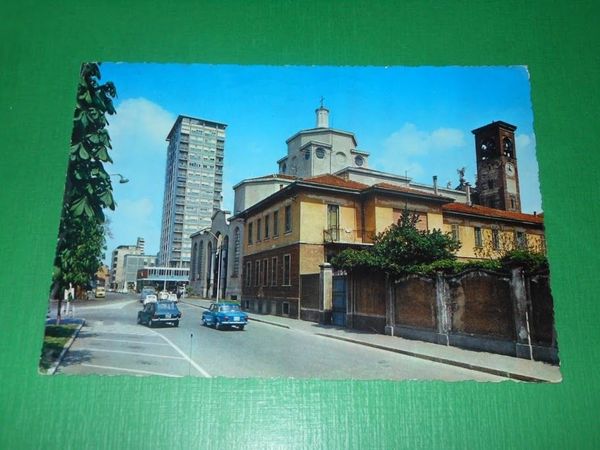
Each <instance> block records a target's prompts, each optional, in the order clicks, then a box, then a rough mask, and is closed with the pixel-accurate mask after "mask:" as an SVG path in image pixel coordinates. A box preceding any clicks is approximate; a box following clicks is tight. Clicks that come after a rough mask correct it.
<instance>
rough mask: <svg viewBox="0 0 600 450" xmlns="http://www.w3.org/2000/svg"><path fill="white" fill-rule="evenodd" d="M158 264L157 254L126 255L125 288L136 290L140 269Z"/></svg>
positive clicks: (124, 264) (124, 265) (124, 263)
mask: <svg viewBox="0 0 600 450" xmlns="http://www.w3.org/2000/svg"><path fill="white" fill-rule="evenodd" d="M154 266H156V256H155V255H138V254H129V255H125V258H124V262H123V272H124V278H125V279H124V289H128V290H136V288H137V275H138V270H140V269H143V268H144V267H154Z"/></svg>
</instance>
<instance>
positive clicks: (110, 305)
mask: <svg viewBox="0 0 600 450" xmlns="http://www.w3.org/2000/svg"><path fill="white" fill-rule="evenodd" d="M135 302H136V300H128V301H125V302H118V303H108V304H106V305H76V306H77V309H79V310H83V311H89V310H91V309H123V308H125V307H126V306H128V305H131V304H132V303H135Z"/></svg>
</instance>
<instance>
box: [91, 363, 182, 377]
mask: <svg viewBox="0 0 600 450" xmlns="http://www.w3.org/2000/svg"><path fill="white" fill-rule="evenodd" d="M81 365H82V366H85V367H92V368H94V369H109V370H118V371H123V372H132V373H140V374H145V375H159V376H161V377H172V378H181V377H183V375H173V374H172V373H161V372H151V371H149V370H141V369H123V368H121V367H111V366H98V365H96V364H86V363H81Z"/></svg>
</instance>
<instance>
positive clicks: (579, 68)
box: [0, 0, 600, 449]
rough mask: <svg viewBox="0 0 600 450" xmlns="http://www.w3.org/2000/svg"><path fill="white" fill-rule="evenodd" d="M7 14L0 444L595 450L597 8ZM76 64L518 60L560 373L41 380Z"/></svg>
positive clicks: (222, 8)
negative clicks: (534, 377) (533, 147)
mask: <svg viewBox="0 0 600 450" xmlns="http://www.w3.org/2000/svg"><path fill="white" fill-rule="evenodd" d="M10 3H11V4H8V5H7V4H5V3H4V4H3V6H0V62H1V63H2V65H1V68H0V119H1V122H0V123H1V125H0V143H1V144H0V145H1V146H2V153H1V155H2V156H1V157H0V158H1V159H0V162H1V164H0V166H1V167H0V180H1V181H2V183H1V185H0V193H1V195H0V199H1V204H0V207H1V209H0V227H1V230H2V233H1V235H0V254H1V257H2V260H1V264H0V293H1V294H2V304H3V306H2V313H1V315H0V317H2V319H3V320H2V324H1V325H0V351H1V357H0V414H1V418H0V448H2V449H4V448H6V449H21V448H45V449H49V448H74V449H81V448H111V449H112V448H152V447H154V446H157V447H161V448H259V449H263V448H287V447H290V448H339V449H345V448H382V449H391V448H432V447H435V448H445V449H447V448H585V447H589V448H593V447H596V448H598V447H599V446H600V439H599V438H600V433H599V431H598V430H599V428H600V426H599V420H598V412H599V411H598V409H599V408H598V405H599V404H600V402H599V401H600V398H599V397H600V386H599V383H598V381H599V377H598V370H599V369H600V367H599V364H598V362H599V358H598V356H599V355H598V353H599V352H598V348H599V346H598V344H599V341H598V317H600V302H599V301H598V300H599V299H598V281H597V280H598V278H599V277H598V275H597V273H596V272H597V269H598V257H597V253H596V251H597V248H598V233H597V231H596V230H597V226H596V222H597V221H598V219H599V217H600V211H599V202H598V199H599V195H598V194H599V188H598V178H597V168H598V162H599V159H600V157H599V152H598V137H597V132H598V129H599V126H598V106H599V103H600V95H599V92H600V89H599V86H598V83H599V81H600V76H599V70H600V65H599V62H600V51H599V50H600V49H599V43H600V39H599V35H598V34H599V31H598V30H599V28H600V27H599V26H598V17H599V15H600V3H598V2H592V1H590V2H572V1H561V2H555V1H530V2H522V1H513V0H504V1H490V2H485V3H484V2H475V1H474V2H467V1H455V2H441V1H426V2H424V1H418V2H417V1H405V2H402V3H400V2H385V1H364V2H361V1H355V2H349V1H347V2H325V1H316V0H315V1H307V2H297V1H294V2H292V1H278V2H275V1H273V2H267V1H260V2H256V1H255V2H249V1H203V2H192V1H178V2H165V1H156V0H151V1H149V0H133V1H127V2H123V1H120V2H116V1H115V2H104V3H101V2H84V1H78V2H75V1H61V2H31V1H19V2H15V1H13V2H10ZM89 60H100V61H102V60H105V61H155V62H211V63H242V64H302V65H306V64H315V65H319V64H327V65H512V64H526V65H528V66H529V70H530V75H531V82H532V100H533V106H534V115H535V124H534V125H535V132H536V137H537V152H538V158H539V163H540V178H541V185H542V195H543V208H544V211H545V219H546V227H547V242H548V247H549V255H550V261H551V270H552V289H553V293H554V298H555V302H556V317H557V318H556V326H557V330H558V334H559V344H560V357H561V360H562V374H563V377H564V381H563V382H562V383H561V384H559V385H546V384H544V385H536V384H525V383H515V382H504V383H497V384H492V383H480V384H478V383H475V382H463V383H442V382H424V381H419V382H417V381H412V382H384V381H376V382H364V381H356V382H354V381H340V382H331V381H327V382H320V381H317V380H293V379H277V380H257V379H249V380H241V379H240V380H229V379H210V380H206V379H195V378H189V379H188V378H183V379H166V378H157V377H141V378H136V377H100V376H88V377H41V376H39V375H38V374H37V362H38V357H39V349H40V343H41V339H42V334H43V321H44V316H45V312H46V307H47V304H46V296H47V288H48V280H49V277H50V274H51V266H52V259H53V251H54V245H55V236H56V231H57V227H58V219H59V211H60V203H61V197H62V190H63V183H64V179H65V178H64V177H65V170H66V162H67V154H68V144H69V137H70V130H71V123H72V122H71V120H72V112H73V107H74V90H75V85H76V82H77V76H78V69H79V64H80V63H81V62H82V61H89ZM165 82H166V83H167V82H168V80H165ZM493 88H494V87H493V86H490V89H493ZM117 89H118V86H117ZM157 182H160V180H157Z"/></svg>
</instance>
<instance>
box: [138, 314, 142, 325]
mask: <svg viewBox="0 0 600 450" xmlns="http://www.w3.org/2000/svg"><path fill="white" fill-rule="evenodd" d="M137 323H138V325H139V324H141V323H142V318H141V317H140V316H138V318H137Z"/></svg>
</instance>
